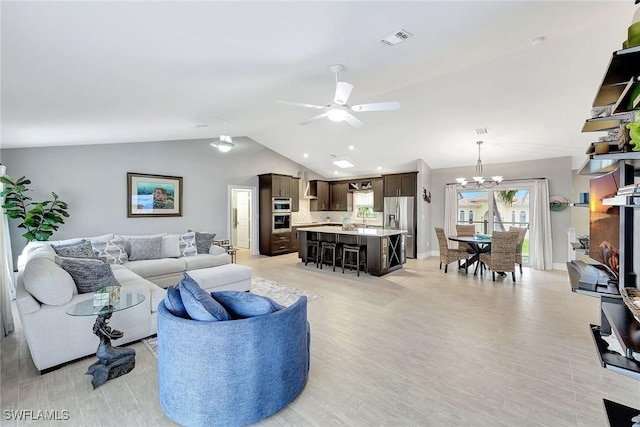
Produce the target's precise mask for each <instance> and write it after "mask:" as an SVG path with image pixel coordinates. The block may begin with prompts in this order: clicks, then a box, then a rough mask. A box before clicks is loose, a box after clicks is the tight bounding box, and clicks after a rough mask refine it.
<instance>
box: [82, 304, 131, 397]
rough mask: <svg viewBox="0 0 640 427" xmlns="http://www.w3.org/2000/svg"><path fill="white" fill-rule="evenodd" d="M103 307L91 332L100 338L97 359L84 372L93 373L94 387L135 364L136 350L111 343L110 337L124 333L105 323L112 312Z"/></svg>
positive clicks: (92, 382) (119, 374)
mask: <svg viewBox="0 0 640 427" xmlns="http://www.w3.org/2000/svg"><path fill="white" fill-rule="evenodd" d="M109 307H110V306H109ZM105 309H106V310H105V314H99V315H98V318H97V319H96V323H94V325H93V333H94V334H96V335H97V336H98V338H100V344H98V350H96V357H97V358H98V360H96V361H95V362H94V363H93V364H92V365H91V366H89V369H87V373H86V375H93V379H92V380H91V384H92V385H93V388H94V389H95V388H97V387H100V386H101V385H102V384H104V383H105V382H107V380H111V379H113V378H117V377H119V376H122V375H124V374H127V373H129V372H131V371H132V370H133V368H135V366H136V351H135V350H134V349H132V348H124V347H113V346H112V345H111V339H118V338H121V337H122V336H123V335H124V333H123V332H121V331H118V330H115V329H111V327H110V326H109V325H108V324H107V320H109V319H110V318H111V314H112V312H111V310H110V309H108V307H105Z"/></svg>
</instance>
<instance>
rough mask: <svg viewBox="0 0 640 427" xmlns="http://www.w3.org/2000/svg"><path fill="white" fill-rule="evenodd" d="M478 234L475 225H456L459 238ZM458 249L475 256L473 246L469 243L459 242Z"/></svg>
mask: <svg viewBox="0 0 640 427" xmlns="http://www.w3.org/2000/svg"><path fill="white" fill-rule="evenodd" d="M475 234H476V226H475V225H473V224H456V235H457V236H473V235H475ZM458 249H462V250H464V251H467V253H469V254H475V253H476V251H474V250H473V249H472V248H471V246H469V245H468V244H467V243H463V242H458Z"/></svg>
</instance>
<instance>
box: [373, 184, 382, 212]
mask: <svg viewBox="0 0 640 427" xmlns="http://www.w3.org/2000/svg"><path fill="white" fill-rule="evenodd" d="M371 187H372V189H373V211H374V212H384V191H383V189H384V180H383V179H382V178H373V179H372V180H371Z"/></svg>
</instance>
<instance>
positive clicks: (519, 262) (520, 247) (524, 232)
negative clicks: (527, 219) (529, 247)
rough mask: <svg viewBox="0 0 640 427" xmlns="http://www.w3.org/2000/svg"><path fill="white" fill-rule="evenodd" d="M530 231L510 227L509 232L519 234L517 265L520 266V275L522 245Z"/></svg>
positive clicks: (524, 228)
mask: <svg viewBox="0 0 640 427" xmlns="http://www.w3.org/2000/svg"><path fill="white" fill-rule="evenodd" d="M528 230H529V229H528V228H526V227H509V231H515V232H517V233H518V246H516V264H518V265H519V266H520V274H522V244H523V243H524V236H525V235H526V234H527V231H528Z"/></svg>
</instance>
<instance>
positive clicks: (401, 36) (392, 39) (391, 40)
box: [378, 29, 413, 46]
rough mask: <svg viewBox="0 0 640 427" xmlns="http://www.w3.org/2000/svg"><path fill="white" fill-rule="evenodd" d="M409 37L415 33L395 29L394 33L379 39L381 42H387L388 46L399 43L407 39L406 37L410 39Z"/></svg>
mask: <svg viewBox="0 0 640 427" xmlns="http://www.w3.org/2000/svg"><path fill="white" fill-rule="evenodd" d="M409 37H413V34H411V33H410V32H409V31H407V30H402V29H400V30H398V31H395V32H394V33H392V34H389V35H388V36H386V37H383V38H381V39H380V40H378V41H379V42H380V43H382V44H386V45H387V46H395V45H397V44H398V43H401V42H403V41H405V40H406V39H408V38H409Z"/></svg>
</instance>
